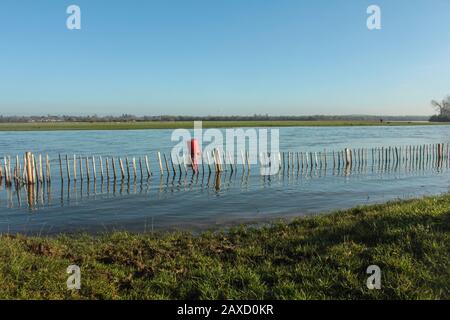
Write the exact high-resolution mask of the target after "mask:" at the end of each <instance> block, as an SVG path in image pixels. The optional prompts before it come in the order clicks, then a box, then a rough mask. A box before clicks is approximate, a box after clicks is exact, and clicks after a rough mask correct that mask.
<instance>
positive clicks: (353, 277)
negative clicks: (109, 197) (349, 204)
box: [0, 195, 450, 299]
mask: <svg viewBox="0 0 450 320" xmlns="http://www.w3.org/2000/svg"><path fill="white" fill-rule="evenodd" d="M449 260H450V195H442V196H437V197H429V198H424V199H417V200H409V201H400V202H391V203H387V204H383V205H373V206H366V207H357V208H354V209H351V210H347V211H340V212H336V213H333V214H330V215H318V216H314V217H309V218H299V219H296V220H294V221H291V222H289V223H288V222H276V223H274V224H271V225H267V226H262V227H255V226H241V227H236V228H234V229H232V230H230V231H228V232H219V233H218V232H209V233H203V234H201V235H192V234H189V233H163V234H128V233H113V234H105V235H103V236H97V237H93V236H88V235H77V236H58V237H26V236H21V235H17V236H1V237H0V279H1V280H0V298H1V299H11V298H19V299H31V298H33V299H49V298H54V299H80V298H89V299H183V298H186V299H419V298H423V299H449V298H450V261H449ZM70 264H77V265H79V266H80V267H81V277H82V278H81V282H82V283H81V290H80V291H68V290H67V288H66V280H67V276H68V275H67V274H66V273H65V271H66V268H67V266H69V265H70ZM372 264H376V265H378V266H379V267H380V268H381V271H382V289H381V290H369V289H367V287H366V279H367V276H368V275H367V274H366V268H367V267H368V266H369V265H372Z"/></svg>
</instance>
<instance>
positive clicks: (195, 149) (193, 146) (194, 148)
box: [188, 139, 201, 172]
mask: <svg viewBox="0 0 450 320" xmlns="http://www.w3.org/2000/svg"><path fill="white" fill-rule="evenodd" d="M188 147H189V151H190V153H191V163H192V170H193V171H194V172H197V171H198V159H199V157H200V156H201V151H200V146H199V145H198V141H197V139H191V140H190V141H189V142H188Z"/></svg>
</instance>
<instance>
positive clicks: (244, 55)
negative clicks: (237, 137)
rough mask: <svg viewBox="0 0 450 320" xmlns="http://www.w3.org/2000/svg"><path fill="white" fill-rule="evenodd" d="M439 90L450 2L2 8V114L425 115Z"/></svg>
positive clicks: (32, 1) (182, 1) (448, 73)
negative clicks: (371, 14)
mask: <svg viewBox="0 0 450 320" xmlns="http://www.w3.org/2000/svg"><path fill="white" fill-rule="evenodd" d="M71 4H76V5H78V6H80V8H81V30H68V29H67V28H66V19H67V17H68V14H67V13H66V8H67V7H68V6H69V5H71ZM371 4H376V5H378V6H380V7H381V14H382V16H381V23H382V29H381V30H374V31H369V30H368V29H367V27H366V19H367V17H368V14H367V13H366V9H367V7H368V6H369V5H371ZM446 94H450V0H431V1H430V0H395V1H394V0H386V1H381V0H373V1H365V0H359V1H356V0H334V1H333V0H309V1H302V0H145V1H144V0H142V1H138V0H130V1H118V0H110V1H104V0H73V1H64V0H39V1H36V0H29V1H24V0H2V1H1V2H0V114H3V115H11V114H20V115H22V114H25V115H29V114H33V115H35V114H47V113H51V114H94V113H96V114H100V115H103V114H114V115H117V114H122V113H131V114H136V115H144V114H145V115H159V114H184V115H232V114H233V115H234V114H238V115H249V114H254V113H258V114H265V113H268V114H270V115H304V114H386V115H427V114H431V113H433V111H432V109H431V107H430V104H429V101H430V100H431V99H439V98H443V97H444V96H445V95H446Z"/></svg>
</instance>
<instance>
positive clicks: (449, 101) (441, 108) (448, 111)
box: [431, 96, 450, 116]
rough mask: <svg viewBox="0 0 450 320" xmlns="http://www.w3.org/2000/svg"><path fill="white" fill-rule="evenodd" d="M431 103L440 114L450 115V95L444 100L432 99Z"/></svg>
mask: <svg viewBox="0 0 450 320" xmlns="http://www.w3.org/2000/svg"><path fill="white" fill-rule="evenodd" d="M431 105H432V106H433V108H434V109H435V110H436V111H437V112H439V115H441V116H445V115H450V96H447V97H446V98H444V99H442V101H436V100H431Z"/></svg>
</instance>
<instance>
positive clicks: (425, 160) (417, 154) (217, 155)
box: [0, 143, 450, 186]
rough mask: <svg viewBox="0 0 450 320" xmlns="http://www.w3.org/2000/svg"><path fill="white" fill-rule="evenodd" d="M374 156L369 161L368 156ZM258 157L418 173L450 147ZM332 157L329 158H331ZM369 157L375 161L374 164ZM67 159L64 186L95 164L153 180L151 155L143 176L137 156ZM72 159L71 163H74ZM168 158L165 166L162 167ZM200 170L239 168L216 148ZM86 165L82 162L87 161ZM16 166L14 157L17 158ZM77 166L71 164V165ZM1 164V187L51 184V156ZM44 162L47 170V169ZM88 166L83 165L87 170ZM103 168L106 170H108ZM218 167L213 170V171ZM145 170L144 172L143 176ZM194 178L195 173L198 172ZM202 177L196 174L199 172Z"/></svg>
mask: <svg viewBox="0 0 450 320" xmlns="http://www.w3.org/2000/svg"><path fill="white" fill-rule="evenodd" d="M205 155H206V156H205ZM369 155H370V157H369ZM240 156H241V164H242V169H241V170H242V172H248V173H249V172H250V170H251V159H250V152H249V150H241V151H240ZM257 157H259V162H258V163H259V165H260V167H263V166H267V165H269V166H271V165H272V161H277V162H278V172H279V173H284V172H286V171H288V172H289V171H292V170H295V168H297V170H300V169H302V170H303V169H308V168H309V169H311V170H312V169H325V170H326V169H327V167H328V164H329V163H331V164H332V168H333V169H340V168H341V167H343V168H351V167H354V166H357V167H361V166H367V165H368V164H369V160H371V161H370V163H371V165H372V167H374V166H377V165H378V166H379V167H388V166H391V165H394V166H399V165H403V166H405V167H410V168H416V167H424V166H426V165H430V164H431V165H435V166H442V165H443V164H444V163H447V164H449V163H450V148H449V144H448V143H447V144H444V143H439V144H423V145H417V146H415V145H407V146H388V147H384V146H381V147H373V148H370V149H368V148H356V149H355V148H344V149H343V150H338V151H334V150H333V151H331V152H327V150H323V152H321V151H320V152H317V151H316V152H303V151H302V152H278V154H275V155H274V157H273V159H272V157H271V154H270V153H260V154H259V155H257ZM330 157H331V158H330ZM370 158H371V159H370ZM62 159H63V157H62V156H61V154H58V163H59V173H60V179H61V181H64V180H65V179H67V181H71V180H72V179H73V180H74V181H77V178H79V179H80V180H81V181H83V179H84V178H86V179H87V180H88V181H90V180H91V174H92V178H93V180H94V181H95V180H96V179H97V166H96V164H97V162H98V164H99V168H100V173H99V174H100V178H101V180H102V181H103V180H104V179H105V171H104V170H105V169H106V179H107V180H108V181H109V180H110V179H113V180H114V181H115V180H117V179H118V175H117V173H116V162H117V163H118V165H119V169H120V175H119V177H120V178H121V179H122V180H125V179H126V178H127V179H128V180H130V179H131V178H132V177H133V178H134V179H135V180H136V179H137V178H138V176H139V177H140V178H141V179H144V177H145V176H146V177H147V178H150V177H151V176H152V175H153V172H152V171H151V165H150V160H149V157H148V156H147V155H145V156H144V157H143V158H142V157H139V158H138V164H139V175H138V173H137V170H138V168H137V161H136V157H133V158H132V160H131V164H130V161H129V158H128V156H126V157H125V165H126V168H125V166H124V163H123V160H122V158H121V157H118V158H114V157H113V156H107V157H104V158H103V157H102V156H99V157H98V159H97V160H96V157H95V156H94V155H93V156H84V157H83V156H78V157H77V155H76V154H74V155H73V157H71V156H69V155H67V154H66V155H65V157H64V159H65V162H66V163H65V170H63V167H64V166H63V160H62ZM71 159H72V160H71ZM77 159H78V164H79V166H78V171H77ZM163 159H164V164H163ZM200 159H201V164H202V171H203V172H205V170H206V167H205V166H204V162H206V163H207V168H208V172H209V173H211V172H213V170H214V171H215V172H216V173H220V172H224V171H227V170H228V167H229V170H230V171H231V172H234V171H237V169H238V168H237V165H236V164H235V162H234V157H233V156H232V155H231V153H228V158H227V154H226V153H225V151H224V152H223V153H222V152H221V150H219V149H218V148H215V149H213V150H212V151H211V152H210V153H209V152H206V153H205V154H201V156H200ZM83 160H84V161H83ZM103 160H105V162H103ZM155 160H156V166H157V167H159V173H160V175H161V176H163V175H164V174H166V173H167V174H168V175H170V173H171V171H172V173H173V175H177V170H176V169H177V168H176V163H175V160H177V167H178V172H179V174H180V175H181V174H183V173H187V172H188V166H191V167H192V161H193V159H191V158H190V156H187V157H185V156H182V157H179V156H177V157H176V158H175V159H174V158H173V156H172V154H171V155H170V164H171V169H172V170H169V161H168V159H167V156H166V154H165V153H163V154H162V155H161V152H160V151H158V152H156V159H155ZM13 161H14V158H13ZM71 161H73V164H71ZM0 162H3V163H1V164H0V183H1V180H4V182H5V185H6V186H12V185H13V184H14V183H15V184H16V185H28V186H29V185H35V184H43V183H48V184H50V183H51V179H52V178H51V172H52V170H51V161H50V158H49V155H48V154H46V155H45V159H44V161H43V157H42V154H38V155H37V157H36V156H35V155H34V154H33V153H32V152H30V151H27V152H25V154H24V156H23V168H22V162H21V161H20V157H19V155H16V157H15V163H13V164H12V162H11V157H10V156H4V157H3V158H2V161H0ZM44 162H45V169H44ZM83 162H84V166H83ZM104 164H105V165H104ZM130 168H131V169H132V172H131V171H130ZM213 168H214V169H213ZM144 170H145V173H146V174H144ZM192 170H193V173H196V172H194V169H192ZM197 173H198V170H197Z"/></svg>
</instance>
